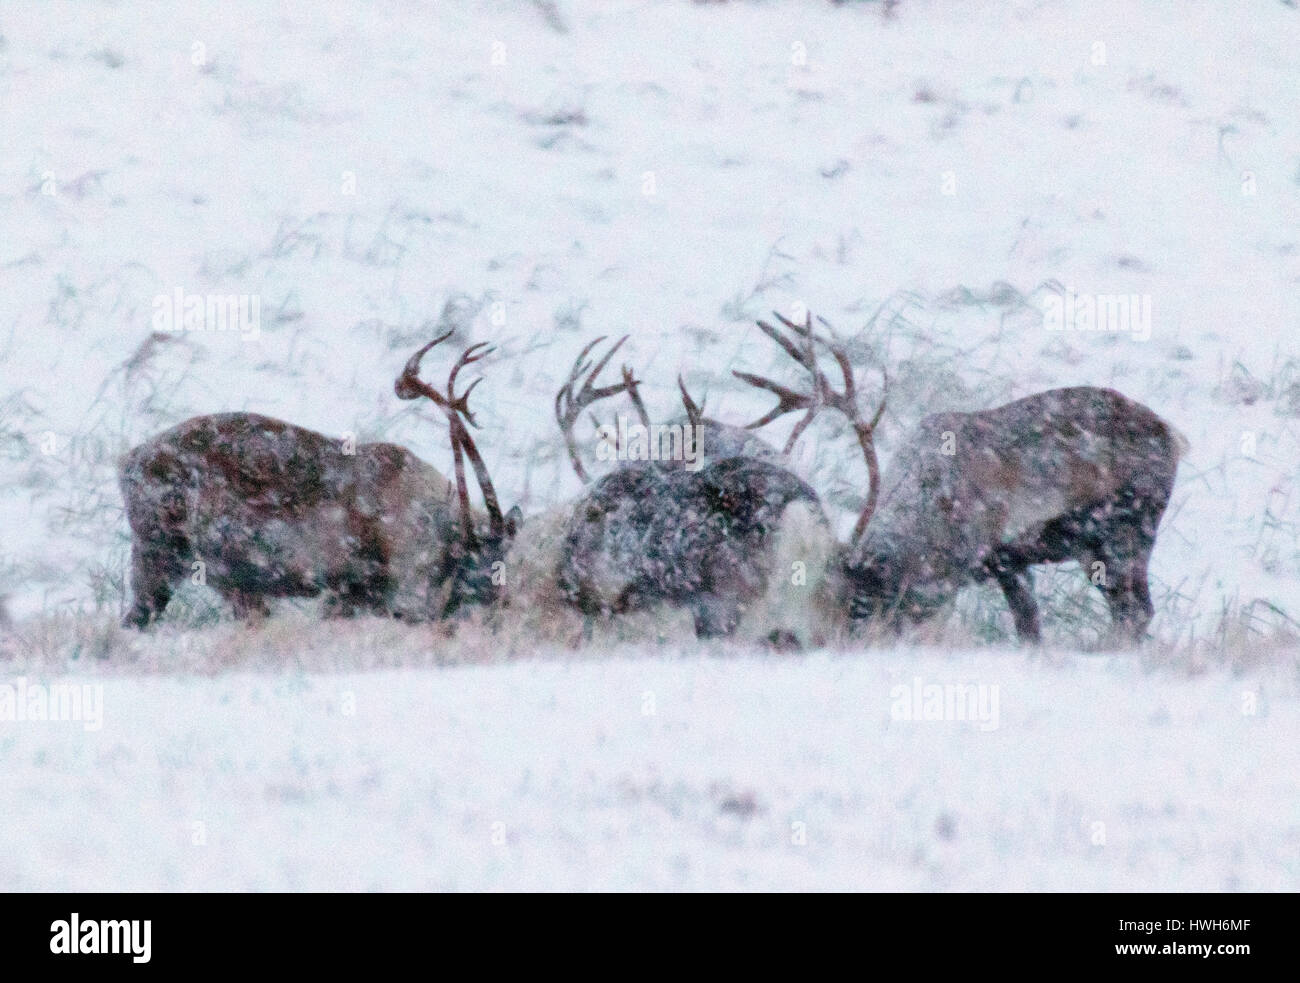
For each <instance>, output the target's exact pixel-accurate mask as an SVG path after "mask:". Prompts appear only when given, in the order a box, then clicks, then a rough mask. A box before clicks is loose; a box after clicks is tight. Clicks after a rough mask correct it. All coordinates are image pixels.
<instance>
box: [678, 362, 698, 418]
mask: <svg viewBox="0 0 1300 983" xmlns="http://www.w3.org/2000/svg"><path fill="white" fill-rule="evenodd" d="M677 388H678V389H680V390H681V392H682V405H683V406H684V407H686V420H687V422H688V423H690V425H691V426H693V427H699V426H701V425H702V424H703V423H704V403H703V401H701V402H699V403H696V402H695V400H693V399H691V394H690V392H688V391H687V389H686V380H684V379H683V378H682V377H681V376H680V375H679V376H678V377H677Z"/></svg>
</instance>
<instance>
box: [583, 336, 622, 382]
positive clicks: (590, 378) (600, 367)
mask: <svg viewBox="0 0 1300 983" xmlns="http://www.w3.org/2000/svg"><path fill="white" fill-rule="evenodd" d="M629 337H630V336H629V335H623V337H622V338H619V339H618V341H616V342H614V344H612V345H610V346H609V351H607V352H606V353H605V357H604V358H602V359H601V360H600V361H599V362H597V363H596V365H595V367H594V368H593V369H592V370H591V371H590V372H589V373H587V379H586V381H585V382H584V383H583V384H582V389H581V390H579V393H578V395H579V398H581V397H583V396H589V395H590V394H591V391H592V390H591V384H592V383H593V382H595V381H596V376H598V375H600V373H601V372H603V371H604V370H605V366H606V365H608V364H609V360H610V359H611V358H613V357H614V353H615V352H616V351H618V350H619V349H620V348H622V347H623V342H625V341H627V339H628V338H629Z"/></svg>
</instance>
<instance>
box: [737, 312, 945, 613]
mask: <svg viewBox="0 0 1300 983" xmlns="http://www.w3.org/2000/svg"><path fill="white" fill-rule="evenodd" d="M773 313H774V316H775V317H776V319H777V320H778V321H779V322H780V323H781V324H782V325H783V326H784V327H785V329H786V331H788V332H789V334H790V335H791V336H792V337H788V336H787V335H786V334H783V333H782V332H781V331H780V330H779V329H778V328H776V327H773V326H772V325H770V324H767V323H766V322H764V321H759V322H758V326H759V328H760V329H761V330H762V332H763V333H764V334H765V335H767V336H768V337H769V338H771V339H772V340H773V341H775V342H776V343H777V344H778V345H779V346H780V347H781V349H782V350H783V351H784V352H785V353H786V354H787V355H789V356H790V357H791V358H792V359H794V361H795V362H796V363H798V364H799V365H800V366H802V367H803V369H804V370H805V371H807V372H808V373H809V375H811V377H812V387H811V391H810V392H806V393H805V392H797V391H795V390H793V389H789V388H787V387H786V386H783V385H781V384H780V383H777V382H773V381H772V380H771V379H767V378H764V377H762V376H757V375H754V374H752V373H749V372H734V373H733V374H734V375H735V376H736V377H737V378H739V379H741V380H743V381H745V382H747V383H749V384H750V385H751V386H755V387H757V388H759V389H763V390H765V391H767V392H770V393H774V394H775V395H776V397H777V404H776V405H775V406H774V407H773V408H772V409H771V410H770V411H768V412H767V413H766V414H764V415H763V416H762V417H760V418H759V419H757V420H755V421H754V422H753V423H751V424H750V427H761V426H765V425H766V424H768V423H771V422H772V421H773V420H776V419H778V418H779V417H782V416H784V415H785V414H787V413H792V412H795V411H796V410H803V411H805V412H804V415H803V418H802V419H800V420H799V422H798V423H796V424H795V427H794V430H792V431H791V433H790V438H789V440H787V441H786V445H785V451H784V452H785V453H786V454H789V453H790V451H791V450H792V449H793V448H794V445H795V443H796V442H797V441H798V440H799V437H800V436H801V435H802V434H803V432H804V431H805V430H806V429H807V428H808V425H809V424H810V423H812V421H813V419H814V418H815V417H816V416H817V414H818V413H819V412H820V411H821V410H822V409H823V408H824V407H830V408H831V409H834V410H838V411H839V412H840V413H843V414H844V416H845V417H847V418H848V420H849V423H850V424H852V426H853V432H854V434H855V435H856V436H857V439H858V446H859V447H860V448H861V450H862V456H863V458H864V459H865V460H866V464H867V500H866V503H865V505H864V506H863V508H862V512H861V514H860V515H859V516H858V521H857V523H856V525H855V526H854V527H853V536H852V538H851V540H850V541H849V543H848V545H847V547H846V548H845V550H844V555H845V557H848V556H850V555H852V554H853V553H854V551H855V547H857V546H859V544H860V543H861V541H862V539H863V535H864V534H865V533H866V531H867V524H868V523H869V522H870V521H871V517H872V515H873V514H874V513H875V510H876V504H877V502H878V501H879V498H880V463H879V460H878V459H877V456H876V445H875V433H876V425H877V424H879V423H880V420H881V417H883V416H884V413H885V404H886V400H887V398H888V393H889V376H888V374H886V375H885V377H884V384H883V386H882V392H881V398H880V403H879V405H878V406H877V407H876V410H875V412H874V413H873V414H872V415H871V417H870V418H867V417H866V416H864V415H863V412H862V409H861V407H859V405H858V393H857V385H856V383H855V381H854V378H853V366H852V364H851V363H850V362H849V357H848V353H847V352H846V351H845V349H844V346H843V345H842V344H840V343H839V342H837V341H835V340H834V339H833V338H831V339H827V338H823V337H822V336H821V335H819V334H817V333H816V332H815V331H814V330H813V323H812V321H813V317H812V314H811V313H809V314H808V315H807V316H806V317H805V319H804V323H803V324H796V323H794V322H793V321H789V320H787V319H786V318H784V317H782V316H781V315H780V314H776V313H775V312H773ZM818 320H819V321H820V322H821V324H822V325H823V326H824V327H826V328H827V329H828V330H829V327H830V326H829V325H828V324H827V323H826V321H825V320H823V319H821V318H818ZM818 346H820V347H822V348H825V349H826V351H828V352H829V353H830V355H831V356H832V357H833V358H834V359H835V362H836V364H837V365H838V366H839V369H840V374H841V375H842V376H843V378H844V388H843V390H838V391H837V390H836V389H834V388H833V387H832V386H831V384H830V381H829V380H828V379H827V378H826V376H825V375H824V374H823V373H822V370H821V366H820V365H819V364H818V360H817V348H818ZM857 552H859V553H861V552H863V551H861V550H858V551H857ZM908 562H910V558H908V557H907V556H905V555H900V554H897V553H895V552H888V551H882V552H880V554H879V556H875V555H874V554H873V555H872V556H871V557H870V558H869V559H867V560H865V561H864V562H861V563H859V562H856V561H855V563H854V565H853V567H852V568H851V569H850V568H848V567H847V566H846V567H845V569H844V571H843V572H844V574H845V576H846V578H847V579H848V580H849V582H850V583H851V584H852V599H851V603H850V608H851V610H852V613H853V615H854V617H859V618H861V617H871V616H873V615H877V614H881V613H884V612H885V611H887V610H890V611H897V610H899V607H900V605H901V606H903V607H905V608H908V609H910V608H912V607H918V608H919V607H922V606H924V605H925V604H926V603H928V601H927V599H926V598H922V597H911V596H910V595H909V596H907V597H904V595H905V594H908V586H907V585H908V583H909V582H910V577H909V575H908V571H907V569H906V568H905V567H906V564H907V563H908Z"/></svg>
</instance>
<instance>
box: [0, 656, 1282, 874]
mask: <svg viewBox="0 0 1300 983" xmlns="http://www.w3.org/2000/svg"><path fill="white" fill-rule="evenodd" d="M67 681H69V682H76V683H85V682H87V681H98V682H99V684H100V685H102V686H103V687H104V688H103V715H102V726H101V727H100V729H98V730H92V731H89V732H87V731H86V729H85V726H84V724H81V723H76V722H64V723H44V724H35V723H32V724H28V725H25V726H23V727H20V728H17V729H15V730H12V731H11V732H10V733H9V734H8V735H6V736H4V737H3V738H2V739H0V749H2V750H0V761H2V762H3V769H4V774H5V786H6V795H5V803H6V804H5V816H4V821H3V822H2V823H0V883H2V884H4V885H5V887H6V888H7V889H33V888H42V889H43V888H59V889H75V890H116V889H132V890H136V889H138V890H147V889H167V890H176V889H195V888H214V889H219V890H242V889H255V890H307V889H347V890H364V889H374V888H382V889H409V890H429V889H461V890H469V889H502V888H508V889H539V890H548V889H693V890H698V889H714V890H716V889H772V888H777V889H847V890H861V889H875V890H986V891H996V890H1010V889H1022V890H1025V889H1027V890H1053V891H1073V890H1196V891H1220V890H1272V891H1277V890H1295V889H1296V887H1297V884H1298V883H1300V880H1298V877H1300V816H1297V812H1296V803H1297V802H1298V801H1300V743H1298V742H1297V741H1296V740H1295V736H1296V734H1297V733H1300V702H1298V701H1297V698H1296V697H1297V693H1296V686H1295V680H1294V676H1293V675H1292V676H1291V677H1289V678H1282V679H1277V678H1270V679H1267V680H1260V679H1251V680H1242V679H1236V678H1232V677H1230V676H1227V675H1222V674H1214V675H1210V676H1205V677H1200V678H1195V679H1187V678H1174V677H1168V676H1166V677H1162V678H1152V677H1151V676H1150V675H1149V674H1147V673H1145V672H1143V671H1142V670H1140V669H1138V668H1137V667H1135V666H1134V665H1133V663H1132V662H1131V661H1129V660H1128V659H1126V658H1125V657H1123V656H1118V657H1114V658H1103V657H1097V658H1094V659H1091V660H1073V659H1071V660H1067V661H1066V662H1065V663H1063V664H1061V663H1055V662H1053V660H1051V659H1050V658H1039V659H1025V658H1022V657H1018V656H1014V655H1011V654H1008V653H1004V652H999V653H991V652H987V651H986V652H984V653H970V652H965V653H954V654H950V655H943V656H940V655H936V654H934V653H925V652H908V651H899V652H893V653H884V654H877V655H874V656H872V657H871V658H863V657H859V656H849V657H845V656H839V657H829V656H821V655H818V656H811V657H807V658H801V659H794V660H790V659H784V658H763V657H759V656H755V655H741V656H737V657H732V656H724V655H722V654H721V653H718V652H713V653H709V654H703V655H702V654H701V653H700V652H697V651H692V652H689V653H681V652H672V653H670V654H665V653H663V652H661V651H633V652H628V653H623V654H619V655H612V654H611V655H609V656H608V657H604V658H601V657H593V658H589V659H583V660H581V661H578V662H570V661H567V660H566V661H558V660H552V659H535V660H529V661H526V662H521V663H514V664H510V665H495V666H480V667H473V668H465V667H457V668H442V669H436V670H380V671H372V672H364V673H356V672H346V673H340V674H330V673H292V674H284V675H265V674H249V673H234V674H230V675H223V676H221V677H218V678H207V677H189V678H181V679H177V678H172V677H167V676H153V677H147V678H144V679H139V678H135V679H123V678H118V679H111V678H110V679H107V680H100V679H98V677H84V676H75V677H69V679H68V680H67ZM955 685H963V686H968V687H972V689H971V690H969V691H967V692H974V693H976V694H978V695H977V696H976V698H975V699H976V702H974V703H971V704H969V705H967V704H964V703H963V704H961V705H962V706H968V709H969V711H970V712H969V713H968V714H967V717H968V718H969V719H966V720H957V719H949V720H926V719H907V717H908V715H909V714H911V713H912V711H913V709H914V704H915V703H916V700H915V699H914V697H913V693H914V691H917V690H918V687H919V697H918V699H919V700H920V701H921V702H920V703H919V705H920V706H921V708H922V714H921V716H922V718H924V716H925V702H924V701H925V700H927V699H929V698H930V696H929V695H928V694H927V693H926V691H925V687H929V686H939V687H944V686H955ZM979 687H983V689H982V690H980V689H979ZM981 696H982V701H981ZM900 701H901V702H900Z"/></svg>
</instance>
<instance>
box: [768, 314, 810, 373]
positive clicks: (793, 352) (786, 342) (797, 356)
mask: <svg viewBox="0 0 1300 983" xmlns="http://www.w3.org/2000/svg"><path fill="white" fill-rule="evenodd" d="M772 313H773V314H776V311H773V312H772ZM776 317H777V320H779V321H781V323H782V324H785V325H786V326H788V327H790V328H792V329H793V330H795V331H802V329H801V328H800V327H799V326H798V325H797V324H791V323H790V322H789V321H787V320H786V319H785V318H783V317H781V315H780V314H776ZM757 324H758V327H759V329H760V330H761V331H762V332H763V334H765V335H767V336H768V337H769V338H771V339H772V340H773V341H775V342H776V343H777V344H778V345H780V346H781V347H782V348H783V349H785V353H786V354H787V355H789V356H790V357H791V358H792V359H794V360H795V361H796V362H798V363H799V364H800V365H802V366H803V367H804V368H805V369H811V368H812V367H813V366H812V359H810V358H809V356H808V353H807V352H806V351H803V350H801V349H800V348H799V346H798V345H796V344H795V343H794V342H793V341H791V340H790V339H789V338H787V337H786V336H785V335H783V334H781V332H780V331H778V330H777V329H776V328H774V327H772V325H770V324H768V323H767V322H766V321H759V322H757Z"/></svg>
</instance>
